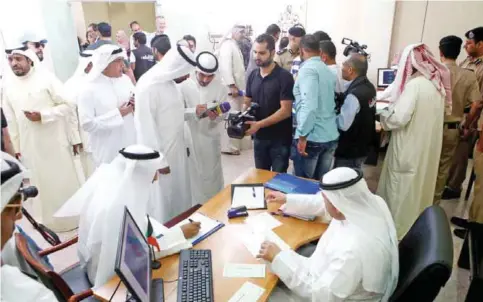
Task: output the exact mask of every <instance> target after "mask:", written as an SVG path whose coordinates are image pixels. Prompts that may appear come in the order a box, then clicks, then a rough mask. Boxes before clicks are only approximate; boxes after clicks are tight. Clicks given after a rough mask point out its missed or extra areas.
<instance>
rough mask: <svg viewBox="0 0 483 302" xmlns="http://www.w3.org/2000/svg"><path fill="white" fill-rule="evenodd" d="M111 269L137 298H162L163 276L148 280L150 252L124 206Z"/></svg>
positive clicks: (149, 301)
mask: <svg viewBox="0 0 483 302" xmlns="http://www.w3.org/2000/svg"><path fill="white" fill-rule="evenodd" d="M118 242H119V243H118V247H117V255H116V264H115V268H114V271H115V272H116V274H117V275H118V276H119V278H120V279H121V281H122V282H123V283H124V285H125V286H126V287H127V289H128V291H129V293H130V294H131V295H132V299H134V300H135V301H137V302H152V301H156V302H159V301H164V297H163V296H164V295H163V293H164V292H163V282H162V281H163V280H162V279H155V280H151V277H152V271H151V259H152V252H151V250H150V247H149V245H148V242H147V241H146V238H145V237H144V234H143V233H142V232H141V230H140V229H139V227H138V225H137V224H136V221H134V218H133V217H132V215H131V213H130V212H129V210H128V209H127V207H124V217H123V220H122V226H121V232H120V234H119V241H118Z"/></svg>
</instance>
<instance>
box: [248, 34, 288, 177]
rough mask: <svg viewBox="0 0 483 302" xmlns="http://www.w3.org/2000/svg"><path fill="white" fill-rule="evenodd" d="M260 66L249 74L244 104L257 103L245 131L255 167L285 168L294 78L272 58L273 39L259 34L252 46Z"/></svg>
mask: <svg viewBox="0 0 483 302" xmlns="http://www.w3.org/2000/svg"><path fill="white" fill-rule="evenodd" d="M253 55H254V57H255V63H256V64H257V66H258V67H259V68H257V69H255V70H253V71H252V73H251V74H250V75H249V76H248V81H247V86H246V93H245V106H247V107H248V106H250V104H251V102H255V103H257V104H258V105H260V108H259V109H258V110H257V112H256V120H257V121H256V122H248V123H249V124H250V128H249V129H248V131H247V132H246V135H254V137H255V139H254V151H255V167H256V168H257V169H264V170H272V171H275V172H283V173H285V172H287V168H288V160H289V157H290V144H291V142H292V104H293V100H294V96H293V86H294V80H293V78H292V75H291V74H290V72H288V71H286V70H285V69H283V68H282V67H280V66H278V65H277V63H275V62H274V61H273V58H274V56H275V39H274V38H273V37H272V36H271V35H268V34H262V35H260V36H258V37H257V39H256V40H255V45H254V47H253Z"/></svg>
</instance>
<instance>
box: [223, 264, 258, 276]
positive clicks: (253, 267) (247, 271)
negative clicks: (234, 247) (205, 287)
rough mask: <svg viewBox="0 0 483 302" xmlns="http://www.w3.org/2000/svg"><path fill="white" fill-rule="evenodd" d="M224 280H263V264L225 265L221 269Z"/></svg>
mask: <svg viewBox="0 0 483 302" xmlns="http://www.w3.org/2000/svg"><path fill="white" fill-rule="evenodd" d="M223 277H225V278H265V264H239V263H227V264H225V267H224V269H223Z"/></svg>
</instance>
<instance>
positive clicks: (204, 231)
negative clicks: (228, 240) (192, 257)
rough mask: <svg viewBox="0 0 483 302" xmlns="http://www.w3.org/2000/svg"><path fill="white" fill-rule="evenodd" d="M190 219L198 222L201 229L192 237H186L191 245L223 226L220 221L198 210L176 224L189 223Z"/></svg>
mask: <svg viewBox="0 0 483 302" xmlns="http://www.w3.org/2000/svg"><path fill="white" fill-rule="evenodd" d="M190 219H191V220H193V221H196V222H199V223H200V224H201V229H200V232H199V233H198V235H196V236H195V237H193V238H190V239H187V240H188V241H189V242H190V243H191V244H192V245H196V244H197V243H199V242H201V241H202V240H203V239H205V238H207V237H208V236H210V235H211V234H213V233H214V232H216V231H218V230H219V229H221V228H222V227H223V226H225V224H223V223H222V222H220V221H218V220H215V219H212V218H210V217H208V216H206V215H203V214H201V213H198V212H196V213H194V214H193V215H191V216H190V217H189V218H188V219H185V220H183V221H181V222H180V223H178V224H177V225H176V226H182V225H184V224H188V223H190V221H189V220H190Z"/></svg>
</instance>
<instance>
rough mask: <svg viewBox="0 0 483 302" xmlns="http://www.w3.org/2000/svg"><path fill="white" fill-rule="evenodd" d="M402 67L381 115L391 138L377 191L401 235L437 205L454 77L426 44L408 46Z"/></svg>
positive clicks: (400, 65) (402, 57) (402, 58)
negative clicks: (386, 204) (442, 147)
mask: <svg viewBox="0 0 483 302" xmlns="http://www.w3.org/2000/svg"><path fill="white" fill-rule="evenodd" d="M398 70H399V72H398V73H397V75H396V79H395V80H394V85H395V86H394V88H393V90H392V91H393V93H392V95H391V97H390V102H391V103H390V105H389V107H388V108H386V109H385V110H384V111H383V112H382V113H381V118H380V122H381V125H382V128H383V129H384V130H385V131H391V138H390V142H389V147H388V150H387V153H386V159H385V160H384V165H383V167H382V173H381V177H380V180H379V186H378V188H377V194H378V195H379V196H381V197H382V198H383V199H384V200H386V202H387V203H388V205H389V209H390V210H391V213H392V215H393V217H394V222H395V223H396V230H397V234H398V238H399V239H402V238H403V237H404V235H405V234H406V233H407V231H408V230H409V228H410V227H411V226H412V225H413V223H414V222H415V221H416V219H417V218H418V216H419V215H420V214H421V213H422V212H423V210H424V209H425V208H426V207H428V206H431V205H432V204H433V198H434V190H435V186H436V177H437V175H438V168H439V158H440V154H441V145H442V141H443V122H444V115H445V111H446V114H451V80H450V72H449V70H448V69H447V68H446V66H444V65H443V64H441V63H440V62H438V60H436V59H435V58H434V56H433V55H432V53H431V52H430V51H429V49H428V48H427V46H426V45H424V44H414V45H409V46H408V47H406V48H405V49H404V52H403V53H402V55H401V60H400V62H399V68H398ZM403 71H404V72H403ZM445 97H446V101H445Z"/></svg>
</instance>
